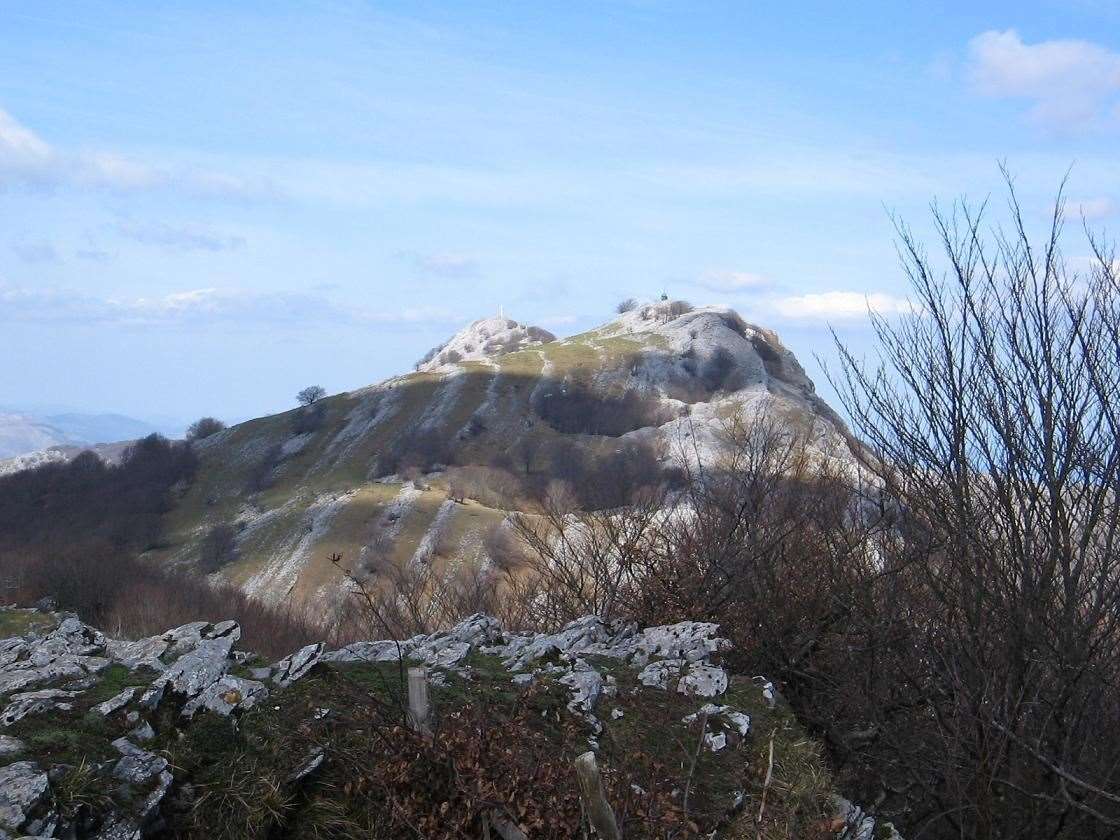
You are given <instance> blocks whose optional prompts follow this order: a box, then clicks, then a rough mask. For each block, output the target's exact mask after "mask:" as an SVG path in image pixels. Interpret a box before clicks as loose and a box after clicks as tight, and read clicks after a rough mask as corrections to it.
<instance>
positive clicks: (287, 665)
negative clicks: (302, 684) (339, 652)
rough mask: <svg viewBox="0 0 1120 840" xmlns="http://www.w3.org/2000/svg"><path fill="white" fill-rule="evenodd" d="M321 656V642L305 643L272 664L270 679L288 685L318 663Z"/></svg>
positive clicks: (282, 685)
mask: <svg viewBox="0 0 1120 840" xmlns="http://www.w3.org/2000/svg"><path fill="white" fill-rule="evenodd" d="M322 656H323V644H322V642H320V643H319V644H314V645H307V646H306V647H302V648H300V649H299V650H297V651H296V652H295V653H293V654H292V655H291V656H286V657H284V658H283V659H281V660H280V661H279V662H277V663H276V664H275V665H273V666H272V669H271V670H272V680H273V682H275V683H276V684H277V685H279V686H281V687H284V686H289V685H291V684H292V683H294V682H295V681H296V680H298V679H299V678H300V677H302V676H303V675H304V674H306V673H307V672H308V671H310V670H311V669H312V668H314V667H315V665H316V664H318V662H319V660H320V659H321V658H322Z"/></svg>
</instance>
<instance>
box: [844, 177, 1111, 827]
mask: <svg viewBox="0 0 1120 840" xmlns="http://www.w3.org/2000/svg"><path fill="white" fill-rule="evenodd" d="M1005 175H1006V173H1005ZM1007 184H1008V192H1009V196H1010V199H1009V219H1010V226H1009V228H1008V229H1007V230H1003V229H997V230H995V231H993V232H992V233H990V234H989V233H988V232H987V230H986V223H985V213H986V206H984V205H981V206H980V207H970V206H968V205H964V204H962V205H959V206H957V207H955V208H954V209H953V211H952V212H949V213H945V212H941V211H939V210H937V209H936V208H935V210H934V222H935V225H936V229H937V232H938V235H939V238H940V242H939V244H940V246H941V250H942V251H943V253H944V258H945V260H944V271H942V269H941V267H940V266H939V265H938V264H936V263H935V262H934V260H933V259H932V258H931V257H930V256H929V254H928V253H927V252H926V250H925V249H924V248H923V247H922V245H921V244H920V243H919V242H918V241H917V240H916V238H915V237H914V235H913V234H912V233H911V231H910V229H909V228H907V227H906V226H905V225H904V224H903V223H901V222H899V223H898V224H897V230H898V235H899V242H900V252H901V254H902V258H903V262H904V265H905V267H906V269H907V272H908V275H909V278H910V282H911V286H912V288H913V292H914V297H915V307H916V311H915V313H914V314H913V315H911V316H909V317H904V318H901V319H899V320H888V319H886V318H884V317H879V316H874V315H873V323H874V326H875V330H876V333H877V335H878V339H879V345H880V348H881V349H880V353H879V360H878V364H876V365H873V366H865V365H864V364H863V363H861V362H860V361H859V360H857V358H856V357H855V355H854V353H852V352H850V351H849V350H847V349H846V348H845V347H844V346H843V345H840V351H841V355H842V360H843V369H842V374H841V375H840V376H839V377H837V385H838V386H839V390H840V391H841V392H842V395H843V399H844V403H845V405H846V407H847V409H848V411H849V413H850V415H851V416H852V417H853V418H854V421H855V426H856V429H857V431H858V432H859V433H860V435H861V436H862V437H863V439H864V440H865V441H866V442H867V444H868V445H869V448H870V453H871V457H870V458H869V460H868V466H869V468H870V469H871V470H872V471H873V472H874V474H875V476H876V478H877V480H878V482H879V483H880V484H881V486H882V491H883V496H884V498H885V499H886V500H888V502H889V504H890V505H892V506H893V507H894V509H895V510H897V511H898V515H899V526H898V528H897V529H896V530H895V532H894V540H893V541H892V542H891V543H888V544H886V547H887V549H888V551H887V552H886V553H885V555H884V562H885V565H886V568H888V569H889V570H891V572H892V574H893V575H894V576H895V577H897V578H899V579H901V580H904V581H905V582H906V585H905V587H903V588H901V589H900V591H902V592H903V593H904V595H905V599H906V600H905V603H906V608H907V610H908V611H909V614H910V628H911V630H910V632H909V633H908V635H907V638H906V650H913V651H915V654H914V655H906V656H899V657H897V660H896V663H895V666H894V667H893V668H892V674H891V679H893V680H896V681H897V682H898V684H899V685H900V686H902V687H903V689H904V691H905V693H906V694H907V695H908V698H909V700H908V702H909V704H910V707H909V708H908V709H905V708H904V709H898V708H896V709H893V710H891V709H882V708H876V707H872V708H871V711H872V713H873V715H872V717H873V724H874V725H876V726H877V728H878V733H879V735H878V738H877V748H878V749H879V750H880V754H881V760H882V762H883V763H884V765H886V764H889V768H890V769H889V770H888V771H886V772H887V773H889V774H890V775H891V778H892V780H893V783H894V788H895V789H896V790H899V791H903V790H905V791H906V793H905V799H906V800H907V803H908V804H907V807H908V808H909V809H910V810H911V813H912V819H913V820H914V825H915V827H916V828H917V829H918V830H920V831H921V833H922V836H934V837H963V836H967V837H977V838H995V837H1000V838H1009V837H1018V838H1028V837H1029V838H1058V837H1102V838H1103V837H1106V836H1110V837H1111V836H1116V834H1115V833H1116V831H1117V830H1118V829H1120V736H1118V735H1117V733H1120V701H1118V686H1120V565H1118V562H1117V558H1118V548H1120V545H1118V543H1117V539H1118V536H1120V507H1118V504H1117V502H1118V492H1120V422H1118V421H1120V407H1118V405H1117V400H1116V395H1117V394H1118V393H1120V351H1118V347H1120V312H1118V297H1117V292H1118V287H1117V276H1116V268H1115V265H1116V264H1115V262H1114V252H1113V251H1111V250H1110V249H1109V248H1108V247H1106V246H1105V245H1103V244H1102V243H1101V242H1100V241H1099V240H1097V239H1096V238H1095V237H1093V236H1090V237H1089V241H1090V245H1091V249H1092V253H1093V254H1094V258H1093V261H1092V266H1091V268H1090V270H1089V272H1088V273H1087V274H1082V275H1078V274H1076V273H1074V272H1073V271H1072V270H1071V269H1070V266H1069V264H1068V263H1067V261H1066V260H1065V259H1063V257H1062V254H1061V251H1060V248H1059V243H1060V241H1061V239H1062V234H1063V213H1062V204H1063V201H1062V196H1061V194H1060V193H1059V196H1058V200H1057V202H1056V203H1055V208H1054V212H1053V215H1052V218H1051V224H1050V227H1049V231H1048V233H1047V235H1046V236H1045V237H1044V238H1042V239H1041V240H1039V241H1037V242H1036V241H1035V240H1033V239H1032V238H1031V236H1030V235H1029V234H1028V232H1027V225H1026V222H1025V221H1024V216H1023V212H1022V210H1021V208H1020V205H1019V202H1018V200H1017V198H1016V195H1015V190H1014V185H1013V183H1012V181H1011V179H1010V178H1007ZM838 343H839V342H838ZM884 770H886V768H885V767H884Z"/></svg>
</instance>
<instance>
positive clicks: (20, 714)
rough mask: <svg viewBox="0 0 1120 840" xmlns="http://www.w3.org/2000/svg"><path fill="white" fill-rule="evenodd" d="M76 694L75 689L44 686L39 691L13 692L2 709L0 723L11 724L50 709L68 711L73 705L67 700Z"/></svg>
mask: <svg viewBox="0 0 1120 840" xmlns="http://www.w3.org/2000/svg"><path fill="white" fill-rule="evenodd" d="M77 696H78V692H76V691H63V690H62V689H60V688H44V689H42V690H40V691H28V692H25V693H23V694H13V695H12V699H11V702H10V703H9V704H8V706H7V708H6V709H4V712H3V714H0V725H3V726H11V725H12V724H13V723H15V722H16V721H18V720H23V719H24V718H25V717H27V716H28V715H37V714H41V713H43V712H47V711H51V710H52V709H60V710H62V711H69V710H70V709H72V708H74V707H73V704H71V703H69V702H67V701H69V700H72V699H73V698H75V697H77Z"/></svg>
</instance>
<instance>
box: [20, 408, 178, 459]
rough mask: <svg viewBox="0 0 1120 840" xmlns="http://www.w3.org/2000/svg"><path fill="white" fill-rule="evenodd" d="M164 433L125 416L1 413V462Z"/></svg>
mask: <svg viewBox="0 0 1120 840" xmlns="http://www.w3.org/2000/svg"><path fill="white" fill-rule="evenodd" d="M159 431H163V430H162V429H160V428H158V427H157V426H155V425H153V424H152V423H148V422H146V421H143V420H137V419H136V418H134V417H126V416H124V415H121V414H84V413H80V412H60V413H42V412H33V411H21V410H19V409H3V410H0V459H7V458H14V457H16V456H18V455H27V454H29V453H33V452H38V451H40V450H45V449H49V448H51V447H57V446H84V445H90V444H97V443H113V442H116V441H125V440H136V439H137V438H141V437H145V436H146V435H150V434H152V433H153V432H159Z"/></svg>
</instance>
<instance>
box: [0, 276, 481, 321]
mask: <svg viewBox="0 0 1120 840" xmlns="http://www.w3.org/2000/svg"><path fill="white" fill-rule="evenodd" d="M462 320H463V317H462V314H461V313H459V312H457V311H452V310H450V309H443V308H438V307H430V308H425V307H408V308H403V309H399V310H370V309H362V308H360V307H353V306H343V305H340V304H338V303H335V302H334V301H332V300H331V299H330V298H328V297H326V296H325V295H321V294H308V293H305V292H253V291H248V290H242V289H218V288H203V289H189V290H186V291H181V292H173V293H169V294H164V295H157V296H150V297H124V296H120V297H102V296H97V295H90V294H88V293H84V292H81V291H79V290H76V289H70V288H62V287H42V288H30V287H19V286H12V285H5V284H3V283H0V322H9V323H17V322H24V323H75V322H76V323H82V324H87V325H88V324H117V325H122V326H162V325H183V326H194V327H204V326H212V325H223V326H226V327H228V326H230V325H244V326H253V325H278V324H279V325H285V324H286V325H291V326H322V325H323V324H371V323H377V324H457V323H460V322H462Z"/></svg>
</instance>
